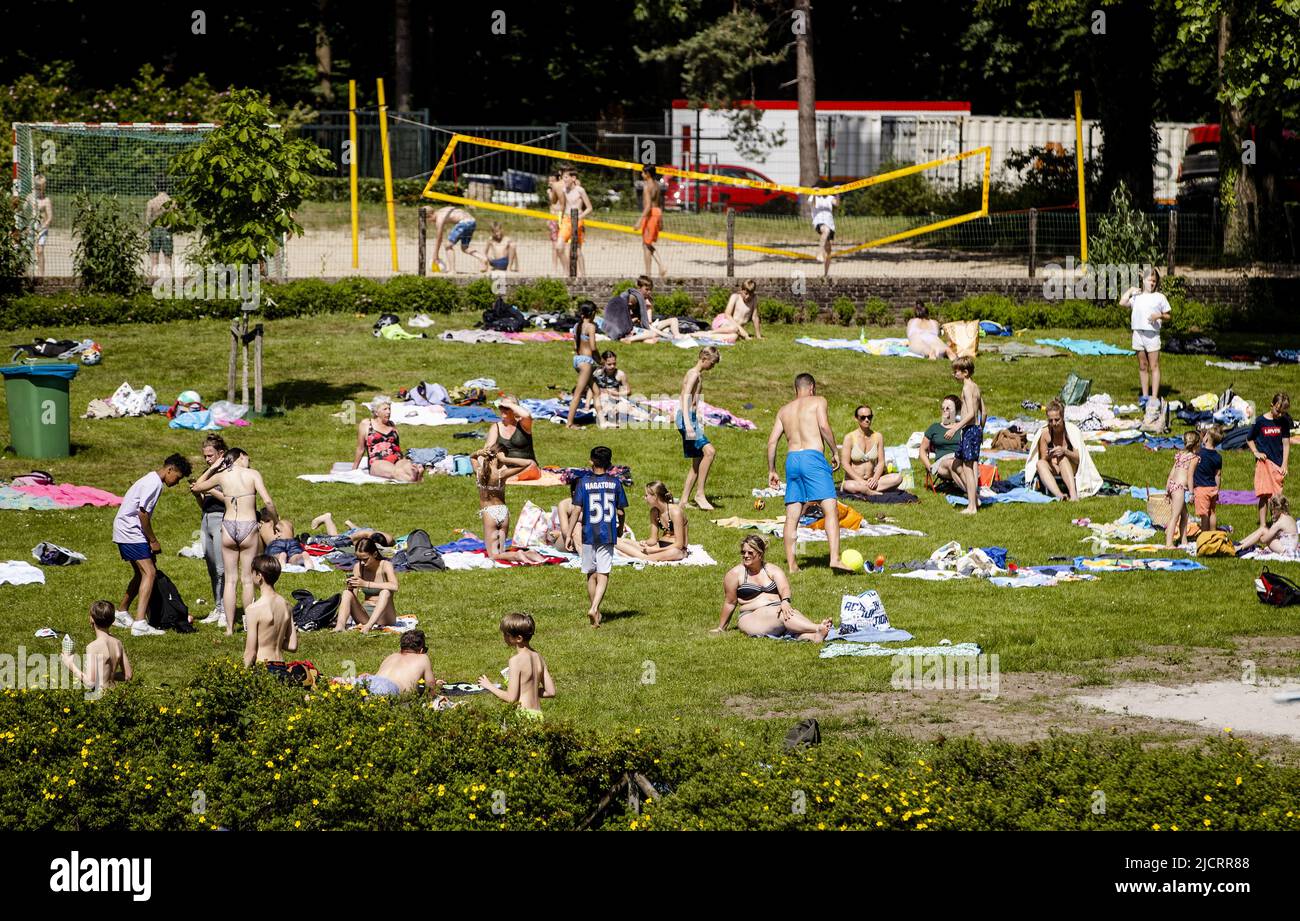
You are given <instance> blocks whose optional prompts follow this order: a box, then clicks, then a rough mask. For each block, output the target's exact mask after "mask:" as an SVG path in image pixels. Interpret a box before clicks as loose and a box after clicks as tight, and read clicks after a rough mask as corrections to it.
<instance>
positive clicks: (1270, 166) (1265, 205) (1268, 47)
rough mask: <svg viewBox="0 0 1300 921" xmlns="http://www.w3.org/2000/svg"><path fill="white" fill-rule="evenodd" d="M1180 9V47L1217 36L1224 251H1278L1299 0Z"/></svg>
mask: <svg viewBox="0 0 1300 921" xmlns="http://www.w3.org/2000/svg"><path fill="white" fill-rule="evenodd" d="M1178 9H1179V11H1180V13H1181V15H1182V23H1181V26H1180V28H1179V32H1178V37H1179V40H1180V41H1181V42H1182V43H1183V44H1184V45H1186V46H1189V47H1203V46H1205V45H1206V44H1207V43H1208V42H1209V41H1211V40H1216V39H1217V41H1216V44H1215V47H1216V48H1217V53H1218V93H1217V98H1218V101H1219V106H1220V114H1219V125H1220V134H1219V138H1220V140H1219V163H1220V169H1219V196H1220V202H1221V204H1222V206H1223V215H1224V250H1225V252H1227V253H1229V254H1232V255H1238V256H1243V257H1247V258H1264V259H1269V258H1277V257H1279V256H1283V255H1284V254H1286V253H1287V252H1288V251H1289V247H1288V246H1287V243H1286V241H1287V238H1288V232H1287V228H1286V218H1285V212H1284V210H1283V198H1284V195H1283V185H1282V181H1283V178H1284V175H1285V169H1286V163H1285V155H1284V153H1283V149H1282V129H1283V128H1284V127H1286V126H1287V125H1286V123H1287V121H1288V120H1289V119H1294V118H1296V117H1298V116H1300V0H1271V2H1268V3H1260V2H1254V0H1178ZM1247 142H1251V145H1249V146H1248V145H1247ZM1252 146H1253V149H1252Z"/></svg>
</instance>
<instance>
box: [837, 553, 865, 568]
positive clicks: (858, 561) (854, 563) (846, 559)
mask: <svg viewBox="0 0 1300 921" xmlns="http://www.w3.org/2000/svg"><path fill="white" fill-rule="evenodd" d="M840 562H841V563H843V564H844V565H845V566H847V567H849V569H861V568H862V554H861V553H858V551H856V550H845V551H844V552H843V553H841V554H840Z"/></svg>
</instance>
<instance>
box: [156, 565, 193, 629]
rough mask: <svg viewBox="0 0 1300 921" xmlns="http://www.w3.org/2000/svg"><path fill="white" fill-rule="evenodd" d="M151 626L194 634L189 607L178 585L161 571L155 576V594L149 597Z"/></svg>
mask: <svg viewBox="0 0 1300 921" xmlns="http://www.w3.org/2000/svg"><path fill="white" fill-rule="evenodd" d="M149 626H151V627H153V628H155V629H157V630H175V631H176V632H177V633H193V632H194V625H193V624H192V623H190V609H189V607H188V606H187V605H186V604H185V600H184V599H183V598H181V593H180V591H179V590H178V589H177V588H176V584H175V583H174V582H172V580H171V579H169V578H167V574H166V573H165V572H163V571H162V570H161V569H160V570H158V572H157V574H156V575H155V576H154V580H153V594H151V595H150V596H149Z"/></svg>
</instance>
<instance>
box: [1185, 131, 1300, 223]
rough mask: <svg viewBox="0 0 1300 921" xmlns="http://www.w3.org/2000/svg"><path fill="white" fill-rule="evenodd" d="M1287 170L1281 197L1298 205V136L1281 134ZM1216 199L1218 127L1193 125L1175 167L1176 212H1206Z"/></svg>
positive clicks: (1299, 163)
mask: <svg viewBox="0 0 1300 921" xmlns="http://www.w3.org/2000/svg"><path fill="white" fill-rule="evenodd" d="M1282 151H1283V156H1284V157H1285V158H1286V162H1287V166H1286V169H1285V171H1284V177H1285V178H1284V185H1283V193H1284V197H1285V200H1287V201H1300V134H1297V133H1296V132H1294V131H1283V132H1282ZM1218 195H1219V126H1218V125H1197V126H1196V127H1194V128H1189V129H1188V130H1187V147H1186V148H1185V149H1184V151H1183V162H1182V163H1181V164H1179V167H1178V209H1179V210H1180V211H1197V212H1207V211H1210V210H1212V209H1213V206H1214V201H1215V199H1217V198H1218Z"/></svg>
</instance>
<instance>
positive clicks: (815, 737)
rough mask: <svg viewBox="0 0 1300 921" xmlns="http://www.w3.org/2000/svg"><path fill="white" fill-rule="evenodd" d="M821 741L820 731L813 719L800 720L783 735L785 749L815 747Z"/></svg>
mask: <svg viewBox="0 0 1300 921" xmlns="http://www.w3.org/2000/svg"><path fill="white" fill-rule="evenodd" d="M821 740H822V729H821V727H820V726H818V725H817V721H816V720H814V719H806V720H800V721H799V722H797V723H795V724H794V726H793V728H791V730H790V731H789V732H787V733H786V734H785V747H786V748H798V747H799V746H800V745H816V744H817V743H819V742H820V741H821Z"/></svg>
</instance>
